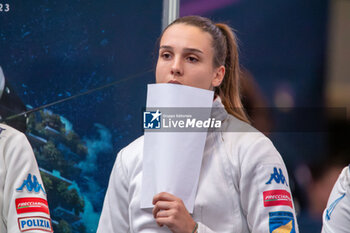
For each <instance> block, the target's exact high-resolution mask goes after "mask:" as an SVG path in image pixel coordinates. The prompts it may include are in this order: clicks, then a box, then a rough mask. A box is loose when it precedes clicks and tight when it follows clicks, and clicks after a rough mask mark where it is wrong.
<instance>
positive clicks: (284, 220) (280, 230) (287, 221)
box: [269, 211, 295, 233]
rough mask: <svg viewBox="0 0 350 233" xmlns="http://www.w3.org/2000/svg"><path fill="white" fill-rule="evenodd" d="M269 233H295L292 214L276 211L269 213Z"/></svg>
mask: <svg viewBox="0 0 350 233" xmlns="http://www.w3.org/2000/svg"><path fill="white" fill-rule="evenodd" d="M269 228H270V231H269V232H270V233H295V223H294V216H293V213H291V212H287V211H277V212H270V213H269Z"/></svg>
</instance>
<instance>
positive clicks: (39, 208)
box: [16, 197, 50, 214]
mask: <svg viewBox="0 0 350 233" xmlns="http://www.w3.org/2000/svg"><path fill="white" fill-rule="evenodd" d="M16 211H17V214H23V213H30V212H42V213H45V214H50V213H49V207H48V204H47V201H46V200H45V199H42V198H38V197H32V198H30V197H24V198H17V199H16Z"/></svg>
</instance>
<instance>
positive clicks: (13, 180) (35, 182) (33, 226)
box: [0, 124, 52, 233]
mask: <svg viewBox="0 0 350 233" xmlns="http://www.w3.org/2000/svg"><path fill="white" fill-rule="evenodd" d="M0 217H1V219H0V232H1V233H6V232H8V233H17V232H26V233H34V232H52V226H51V220H50V214H49V208H48V205H47V201H46V193H45V189H44V186H43V183H42V180H41V177H40V173H39V169H38V165H37V162H36V160H35V157H34V154H33V151H32V148H31V146H30V144H29V142H28V140H27V138H26V137H25V135H24V134H23V133H21V132H19V131H17V130H15V129H13V128H11V127H9V126H7V125H3V124H0Z"/></svg>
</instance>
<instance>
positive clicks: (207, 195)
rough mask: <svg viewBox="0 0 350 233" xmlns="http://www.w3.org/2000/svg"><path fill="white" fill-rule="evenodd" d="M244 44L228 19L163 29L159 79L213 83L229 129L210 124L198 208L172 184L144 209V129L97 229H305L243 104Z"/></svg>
mask: <svg viewBox="0 0 350 233" xmlns="http://www.w3.org/2000/svg"><path fill="white" fill-rule="evenodd" d="M237 50H238V49H237V42H236V38H235V35H234V33H233V32H232V30H231V29H230V28H229V26H227V25H226V24H214V23H213V22H211V21H210V20H209V19H207V18H203V17H199V16H188V17H183V18H179V19H177V20H176V21H174V22H173V23H172V24H170V25H169V26H168V27H167V28H166V29H165V30H164V31H163V34H162V35H161V39H160V45H159V57H158V61H157V67H156V81H157V83H178V84H182V85H188V86H192V87H197V88H203V89H208V90H214V91H215V100H214V102H213V107H214V106H215V107H222V108H221V110H220V108H215V109H218V110H214V112H213V115H214V116H215V118H216V119H219V120H221V121H222V129H223V130H222V132H208V135H207V139H206V145H205V149H204V154H203V160H202V165H201V173H200V178H199V183H198V189H197V194H196V199H195V207H194V211H193V214H192V215H191V214H189V213H188V211H187V210H186V208H185V206H184V204H183V201H182V200H181V199H179V198H178V197H176V196H174V195H172V194H170V193H165V192H164V193H159V194H157V195H155V196H154V198H153V204H154V208H153V210H152V209H141V208H140V195H141V192H140V191H141V181H142V158H143V155H142V153H143V137H140V138H138V139H137V140H135V141H134V142H132V143H131V144H130V145H128V146H127V147H125V148H124V149H122V150H121V151H120V153H119V154H118V156H117V160H116V162H115V165H114V168H113V171H112V174H111V177H110V181H109V187H108V190H107V193H106V197H105V201H104V206H103V210H102V215H101V218H100V222H99V227H98V232H176V233H187V232H188V233H191V232H266V233H267V232H274V233H277V232H298V227H297V223H296V219H295V211H294V205H293V201H292V198H291V194H290V188H289V181H288V176H287V171H286V168H285V165H284V163H283V160H282V158H281V156H280V155H279V153H278V152H277V151H276V149H275V148H274V146H273V145H272V143H271V141H270V140H269V139H268V138H266V137H265V136H264V135H263V134H262V133H260V132H256V131H255V132H252V131H254V130H253V128H252V127H251V126H250V125H249V124H248V119H247V116H246V114H245V112H244V110H243V108H242V104H241V100H240V95H239V62H238V52H237ZM242 126H243V127H242ZM234 129H237V130H236V131H235V132H233V130H234Z"/></svg>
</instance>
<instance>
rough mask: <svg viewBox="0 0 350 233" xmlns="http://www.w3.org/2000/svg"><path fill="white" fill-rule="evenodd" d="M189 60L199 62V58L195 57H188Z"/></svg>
mask: <svg viewBox="0 0 350 233" xmlns="http://www.w3.org/2000/svg"><path fill="white" fill-rule="evenodd" d="M187 60H188V61H190V62H197V61H198V59H197V58H195V57H187Z"/></svg>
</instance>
